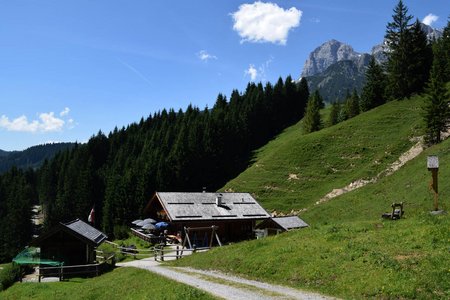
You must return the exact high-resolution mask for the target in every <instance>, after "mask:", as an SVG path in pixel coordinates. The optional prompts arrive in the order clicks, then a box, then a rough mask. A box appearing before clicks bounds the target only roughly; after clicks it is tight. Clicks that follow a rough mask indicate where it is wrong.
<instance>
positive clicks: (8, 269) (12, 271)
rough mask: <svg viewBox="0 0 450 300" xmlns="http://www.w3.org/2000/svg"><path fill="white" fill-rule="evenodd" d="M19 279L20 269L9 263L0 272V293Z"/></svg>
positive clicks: (16, 265)
mask: <svg viewBox="0 0 450 300" xmlns="http://www.w3.org/2000/svg"><path fill="white" fill-rule="evenodd" d="M19 278H20V267H19V265H18V264H16V263H10V264H8V265H5V266H4V267H3V270H0V291H3V290H6V289H7V288H9V287H10V286H11V285H13V284H14V282H15V281H17V280H18V279H19Z"/></svg>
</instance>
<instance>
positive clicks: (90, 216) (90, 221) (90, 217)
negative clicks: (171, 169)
mask: <svg viewBox="0 0 450 300" xmlns="http://www.w3.org/2000/svg"><path fill="white" fill-rule="evenodd" d="M94 220H95V210H94V208H92V209H91V212H90V213H89V216H88V222H89V223H91V224H94Z"/></svg>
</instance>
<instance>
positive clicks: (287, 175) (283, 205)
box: [223, 97, 422, 211]
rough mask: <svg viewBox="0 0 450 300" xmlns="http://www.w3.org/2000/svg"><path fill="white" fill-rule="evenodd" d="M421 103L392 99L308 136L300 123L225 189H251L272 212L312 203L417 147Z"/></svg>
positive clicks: (261, 151) (269, 146) (417, 98)
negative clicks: (414, 146)
mask: <svg viewBox="0 0 450 300" xmlns="http://www.w3.org/2000/svg"><path fill="white" fill-rule="evenodd" d="M421 105H422V98H420V97H416V98H414V99H411V100H408V101H394V102H390V103H388V104H386V105H383V106H381V107H378V108H376V109H374V110H371V111H370V112H367V113H364V114H361V115H359V116H357V117H355V118H353V119H350V120H348V121H346V122H343V123H340V124H338V125H336V126H333V127H329V128H325V129H323V130H321V131H319V132H315V133H312V134H308V135H303V134H302V130H301V123H298V124H297V125H295V126H292V127H290V128H288V129H287V130H286V131H285V132H283V133H282V134H280V135H279V136H278V137H277V138H276V139H275V140H273V141H271V142H270V143H269V144H267V145H266V146H265V147H263V148H261V149H260V150H259V151H258V152H257V153H256V156H255V160H254V163H253V164H252V166H251V167H250V168H248V169H247V170H246V171H245V172H243V173H242V174H240V175H239V176H238V177H237V178H235V179H233V180H232V181H230V182H229V183H227V184H226V185H225V187H224V188H223V190H234V191H248V192H251V193H253V194H254V195H255V196H256V198H257V199H258V200H260V201H261V202H262V204H263V205H264V207H265V208H266V209H268V210H273V209H276V210H277V211H279V210H281V211H290V210H291V209H302V208H305V207H309V206H311V205H312V204H313V203H315V202H316V201H318V200H319V199H320V198H321V197H323V196H325V195H326V194H327V193H329V192H331V191H332V190H333V189H335V188H340V187H343V186H346V185H347V184H349V183H351V182H352V181H355V180H358V179H362V178H371V177H374V176H376V175H377V174H378V173H380V172H381V171H383V170H384V169H386V167H387V166H388V165H389V164H391V163H393V162H394V161H395V160H397V159H398V158H399V156H400V155H401V154H402V153H403V152H405V151H407V150H408V149H409V148H410V147H411V146H412V145H414V144H415V142H414V141H411V138H413V137H416V136H419V135H420V130H419V128H420V124H421V116H420V113H421V109H420V108H421Z"/></svg>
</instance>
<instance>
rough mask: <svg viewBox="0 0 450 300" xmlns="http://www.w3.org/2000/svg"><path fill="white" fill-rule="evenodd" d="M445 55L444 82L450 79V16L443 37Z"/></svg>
mask: <svg viewBox="0 0 450 300" xmlns="http://www.w3.org/2000/svg"><path fill="white" fill-rule="evenodd" d="M441 43H442V48H443V52H444V53H443V57H444V60H445V72H444V78H443V80H444V82H449V81H450V18H449V20H448V21H447V26H445V28H444V31H443V34H442V38H441Z"/></svg>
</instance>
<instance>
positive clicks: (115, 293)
mask: <svg viewBox="0 0 450 300" xmlns="http://www.w3.org/2000/svg"><path fill="white" fill-rule="evenodd" d="M0 299H5V300H16V299H42V300H48V299H96V300H97V299H105V300H110V299H180V300H184V299H216V298H214V297H213V296H212V295H210V294H207V293H205V292H203V291H200V290H198V289H195V288H193V287H190V286H187V285H184V284H181V283H178V282H175V281H172V280H169V279H166V278H165V277H161V276H158V275H155V274H153V273H151V272H149V271H146V270H141V269H136V268H119V269H115V270H114V271H112V272H109V273H106V274H104V275H102V276H99V277H95V278H92V279H80V278H74V279H71V280H68V281H64V282H51V283H16V284H14V285H13V286H12V287H10V288H9V289H7V290H6V291H4V292H0Z"/></svg>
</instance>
